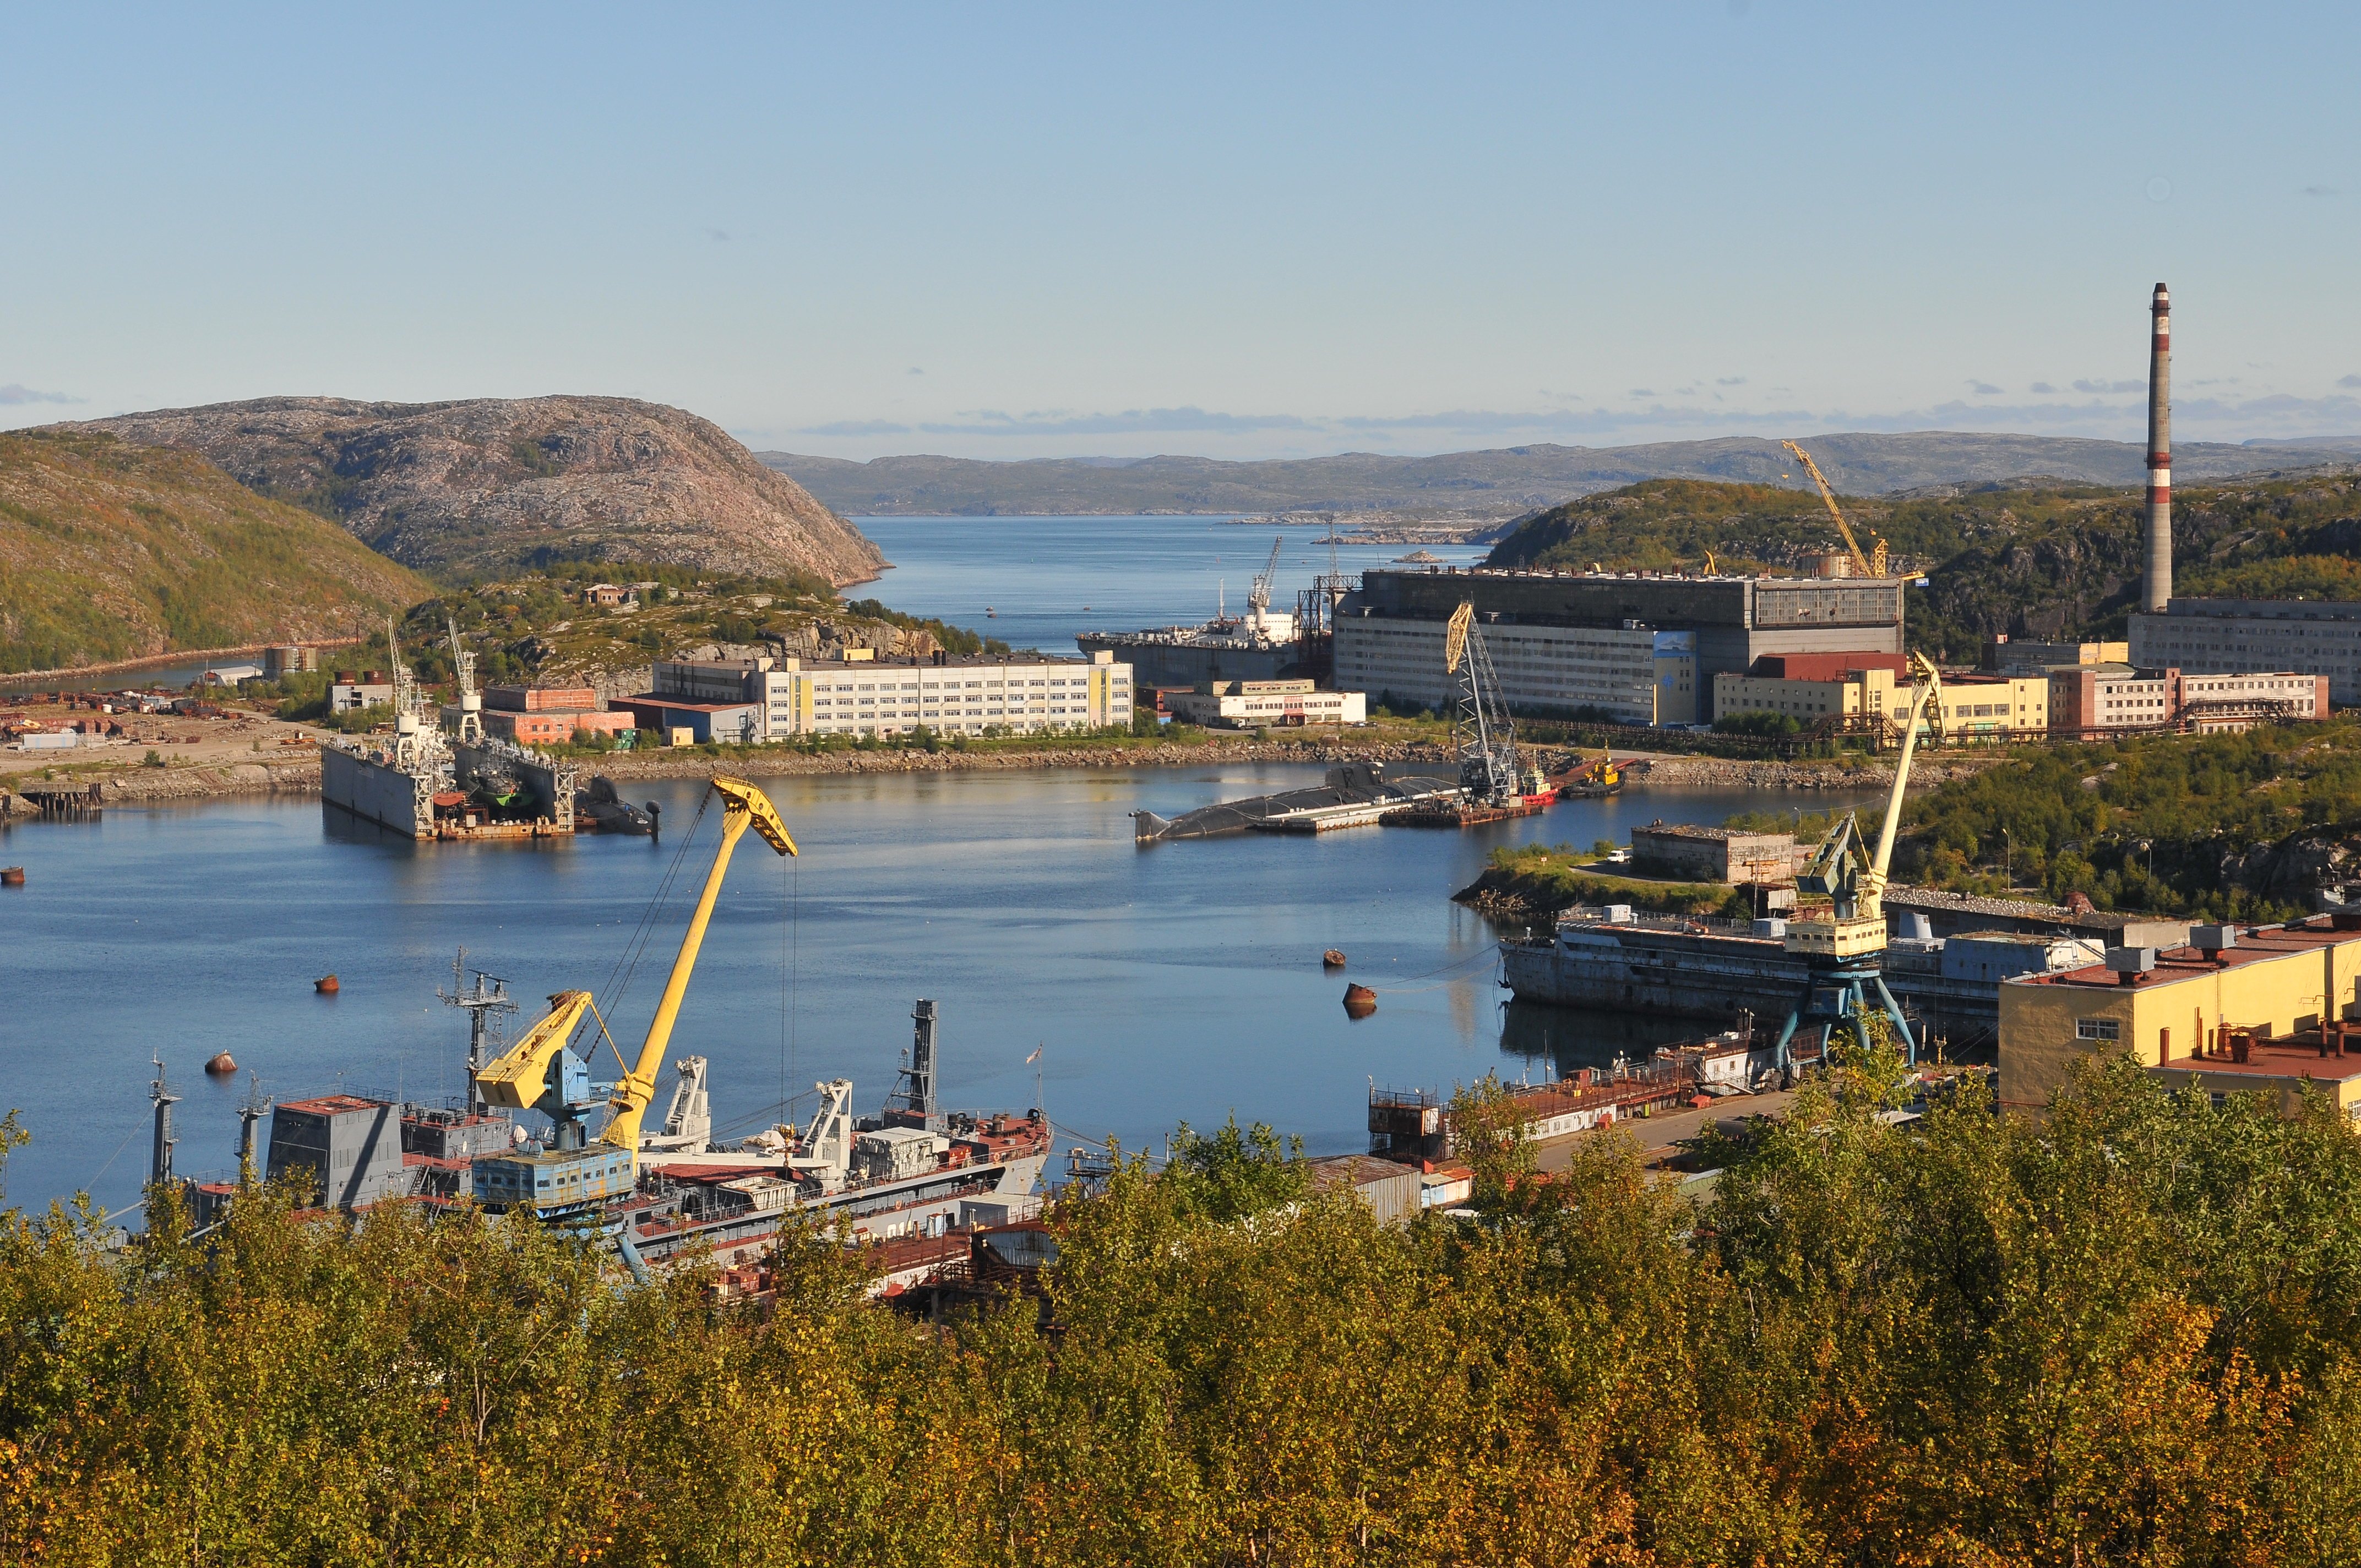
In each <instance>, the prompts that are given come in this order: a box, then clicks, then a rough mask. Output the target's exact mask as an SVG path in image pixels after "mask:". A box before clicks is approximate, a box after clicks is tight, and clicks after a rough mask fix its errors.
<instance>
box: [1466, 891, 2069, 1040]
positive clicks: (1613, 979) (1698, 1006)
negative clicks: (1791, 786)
mask: <svg viewBox="0 0 2361 1568" xmlns="http://www.w3.org/2000/svg"><path fill="white" fill-rule="evenodd" d="M1785 926H1786V922H1784V921H1783V920H1753V921H1747V920H1715V919H1705V918H1698V917H1693V916H1651V915H1636V914H1633V913H1632V912H1631V910H1629V909H1628V908H1624V907H1621V906H1615V907H1611V908H1606V909H1576V910H1575V911H1574V912H1572V913H1570V914H1569V915H1567V916H1565V917H1564V918H1563V919H1561V920H1560V921H1559V922H1558V924H1557V926H1556V927H1555V928H1554V929H1553V930H1551V931H1549V932H1547V933H1546V934H1537V935H1532V936H1528V937H1524V938H1511V939H1510V940H1506V941H1503V942H1502V943H1501V944H1500V984H1501V986H1502V987H1503V988H1504V989H1506V990H1508V991H1509V992H1511V993H1512V994H1514V995H1515V996H1516V998H1517V999H1518V1000H1519V1001H1521V1002H1539V1003H1548V1004H1550V1005H1554V1006H1559V1007H1582V1008H1591V1009H1598V1010H1604V1011H1617V1010H1627V1009H1640V1010H1645V1011H1649V1012H1654V1013H1662V1014H1673V1015H1675V1016H1679V1017H1687V1018H1727V1017H1729V1016H1730V1015H1731V1014H1734V1013H1737V1012H1739V1011H1741V1010H1744V1011H1747V1012H1750V1013H1754V1014H1763V1015H1768V1016H1773V1017H1776V1016H1781V1015H1783V1014H1785V1013H1787V1012H1788V1011H1790V1010H1791V1009H1792V1008H1793V1007H1794V1006H1795V999H1796V998H1797V997H1799V996H1801V995H1803V994H1804V993H1805V992H1806V990H1807V989H1808V988H1809V987H1810V985H1811V983H1812V981H1813V976H1814V970H1813V967H1812V963H1811V960H1810V959H1809V958H1808V957H1806V955H1804V954H1801V953H1795V952H1791V951H1789V950H1788V948H1787V942H1786V930H1785ZM2103 957H2104V950H2103V948H2102V946H2101V945H2100V944H2099V943H2098V942H2097V941H2095V940H2093V939H2092V938H2077V937H2049V936H2037V935H2036V936H2027V935H2015V934H2010V933H2005V932H1993V931H1975V932H1963V933H1960V934H1959V935H1957V936H1953V937H1950V938H1934V937H1901V938H1893V939H1892V940H1890V941H1889V942H1888V943H1887V945H1886V948H1885V955H1884V965H1883V973H1884V977H1885V983H1886V986H1887V988H1888V989H1890V990H1891V991H1892V992H1894V997H1895V999H1896V1000H1897V1001H1899V1002H1900V1003H1902V1004H1903V1005H1904V1007H1905V1009H1906V1010H1907V1011H1908V1012H1909V1013H1910V1014H1912V1015H1913V1016H1914V1017H1916V1019H1919V1020H1922V1021H1923V1022H1924V1023H1926V1024H1927V1025H1931V1026H1932V1027H1933V1028H1934V1029H1935V1030H1937V1031H1938V1032H1939V1033H1940V1034H1942V1035H1943V1036H1945V1038H1946V1039H1947V1041H1948V1042H1949V1045H1950V1047H1952V1048H1953V1049H1954V1050H1955V1051H1975V1050H1981V1049H1982V1048H1984V1047H1990V1046H1996V1045H1997V1043H1998V1040H1999V1032H2000V982H2001V981H2003V980H2004V979H2006V978H2008V977H2009V976H2010V975H2013V974H2040V973H2047V972H2049V971H2052V970H2061V969H2077V968H2081V967H2082V966H2084V965H2087V964H2093V963H2097V962H2099V961H2100V960H2101V959H2103Z"/></svg>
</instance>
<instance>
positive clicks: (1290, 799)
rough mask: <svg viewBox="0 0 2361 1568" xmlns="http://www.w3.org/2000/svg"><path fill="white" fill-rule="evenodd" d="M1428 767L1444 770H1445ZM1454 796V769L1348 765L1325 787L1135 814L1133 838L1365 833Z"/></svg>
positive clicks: (1335, 770)
mask: <svg viewBox="0 0 2361 1568" xmlns="http://www.w3.org/2000/svg"><path fill="white" fill-rule="evenodd" d="M1426 765H1427V766H1428V767H1432V768H1442V767H1444V766H1446V765H1447V764H1444V763H1440V762H1435V763H1429V764H1426ZM1458 795H1459V777H1458V773H1457V772H1456V770H1454V771H1453V772H1451V773H1439V772H1438V773H1426V772H1420V771H1418V770H1417V769H1416V768H1415V767H1414V766H1399V765H1396V764H1392V763H1384V762H1347V763H1345V765H1344V766H1342V767H1335V768H1331V769H1329V770H1328V779H1327V782H1326V783H1324V784H1317V785H1314V786H1313V787H1312V788H1310V789H1290V790H1282V791H1280V792H1279V794H1277V795H1256V796H1254V797H1253V798H1252V799H1249V800H1230V801H1224V802H1223V803H1222V804H1221V805H1219V806H1200V807H1198V808H1197V809H1196V810H1194V811H1191V812H1189V813H1187V814H1186V815H1184V816H1180V817H1170V818H1166V817H1159V816H1157V815H1156V813H1154V812H1152V811H1136V812H1134V813H1132V818H1131V820H1132V829H1133V833H1134V835H1135V836H1136V838H1137V840H1138V841H1139V842H1140V843H1143V844H1153V843H1157V842H1159V841H1161V840H1163V839H1211V838H1213V837H1215V836H1216V835H1219V834H1223V833H1245V832H1250V831H1251V832H1259V833H1323V832H1326V831H1328V830H1329V829H1330V828H1361V827H1367V826H1369V825H1371V824H1373V823H1376V822H1378V821H1379V820H1380V819H1382V818H1383V817H1384V815H1385V814H1386V813H1387V812H1389V811H1392V810H1396V809H1398V808H1400V807H1401V806H1410V805H1413V804H1415V803H1417V802H1420V801H1430V800H1443V799H1451V800H1456V799H1457V798H1458Z"/></svg>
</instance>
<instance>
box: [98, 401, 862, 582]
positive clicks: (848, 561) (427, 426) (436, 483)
mask: <svg viewBox="0 0 2361 1568" xmlns="http://www.w3.org/2000/svg"><path fill="white" fill-rule="evenodd" d="M62 428H68V429H74V428H81V429H96V430H103V431H106V432H109V433H114V434H116V435H119V436H122V437H123V438H124V439H126V440H127V441H136V442H140V443H143V444H149V445H156V446H178V447H184V448H187V449H188V450H190V451H193V452H199V453H202V454H203V455H205V456H206V457H208V458H210V459H211V460H212V461H213V462H214V463H215V464H217V465H219V466H221V467H223V468H225V469H226V470H227V471H228V472H229V473H230V474H231V475H232V476H233V477H236V479H237V480H238V481H239V482H240V483H242V484H245V485H247V486H248V487H250V488H253V489H255V490H258V491H259V492H260V493H262V494H264V495H266V496H271V497H275V498H277V499H281V500H287V501H291V502H293V503H295V504H296V505H299V506H302V507H305V508H308V509H309V510H313V511H314V512H317V513H319V514H320V515H321V516H323V517H326V518H330V519H332V520H334V521H336V522H338V523H340V524H342V525H343V526H344V527H345V528H346V529H347V530H348V531H350V532H352V533H353V534H354V535H355V536H356V537H357V538H358V539H360V540H361V541H362V542H363V543H366V544H368V546H369V547H370V548H372V549H374V550H377V551H379V553H381V554H386V555H389V556H391V557H392V558H393V559H394V560H397V561H400V562H401V563H402V564H403V565H410V566H415V567H418V568H421V569H422V570H433V571H442V572H446V573H449V572H457V573H460V574H463V575H464V574H469V573H485V572H497V571H500V570H503V569H506V568H510V567H513V566H516V565H522V564H527V563H533V562H546V561H552V560H569V559H570V560H615V561H645V562H654V563H660V564H664V565H681V566H696V567H702V568H708V569H714V570H723V571H741V572H750V573H756V574H760V575H763V576H790V575H804V576H816V577H820V578H824V579H826V580H827V581H828V582H829V583H830V584H834V585H839V586H840V585H843V584H846V583H854V582H862V581H866V580H867V579H868V578H870V577H873V576H875V575H876V573H877V571H878V568H880V567H881V566H883V565H884V556H882V555H881V554H878V551H877V547H876V546H875V545H873V544H872V543H870V542H869V541H868V540H867V539H865V538H863V537H862V534H861V533H860V532H859V531H858V530H856V529H854V528H853V527H852V526H851V524H849V523H847V522H846V521H844V520H843V519H842V518H840V517H838V516H836V515H835V514H834V513H833V512H830V511H829V510H828V509H827V508H826V507H824V506H822V505H821V504H820V503H819V502H818V501H816V500H814V499H812V498H811V496H810V495H809V494H808V493H807V492H806V491H805V490H804V489H803V488H802V487H801V486H799V485H797V484H796V482H795V481H794V480H792V479H789V478H786V477H784V476H782V475H780V474H777V473H774V472H773V471H772V470H771V469H769V468H766V467H764V466H763V465H762V464H761V463H758V462H756V461H755V460H754V456H753V455H752V453H750V452H748V451H747V450H746V449H745V448H744V447H743V446H741V445H740V444H738V443H737V442H735V441H733V440H731V439H730V437H729V436H728V435H727V434H725V433H723V432H722V431H721V430H720V428H719V427H718V426H716V425H714V424H712V423H710V422H708V421H706V420H701V419H698V418H697V416H695V415H694V414H689V413H685V412H683V411H680V410H679V409H674V408H666V407H664V406H663V405H662V404H658V403H643V402H637V401H634V400H630V399H626V398H579V397H552V398H522V399H513V400H511V399H498V398H477V399H470V400H466V401H463V402H449V403H363V402H354V401H351V400H346V399H342V398H263V399H258V400H255V401H252V402H243V403H215V404H213V405H211V406H209V407H205V408H196V409H166V410H160V411H156V412H152V413H138V414H126V415H123V416H121V417H119V418H115V419H106V420H93V421H90V422H87V423H86V424H84V425H81V426H66V427H62Z"/></svg>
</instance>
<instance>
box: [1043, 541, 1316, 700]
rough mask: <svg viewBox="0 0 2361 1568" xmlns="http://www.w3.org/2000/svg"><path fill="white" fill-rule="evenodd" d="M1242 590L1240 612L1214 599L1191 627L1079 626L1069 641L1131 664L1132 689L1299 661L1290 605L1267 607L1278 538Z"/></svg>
mask: <svg viewBox="0 0 2361 1568" xmlns="http://www.w3.org/2000/svg"><path fill="white" fill-rule="evenodd" d="M1280 543H1284V541H1280V542H1279V543H1273V544H1272V545H1271V547H1270V564H1269V565H1267V566H1265V567H1264V568H1263V570H1262V571H1261V572H1260V573H1259V574H1257V576H1256V577H1255V580H1254V586H1253V587H1252V588H1250V589H1249V590H1248V591H1247V593H1246V613H1245V614H1244V615H1235V616H1234V615H1231V614H1230V613H1228V610H1227V609H1226V608H1225V607H1224V606H1223V605H1222V604H1221V603H1219V602H1218V601H1217V602H1216V604H1215V607H1214V614H1213V620H1208V621H1204V622H1202V623H1200V624H1198V625H1195V626H1166V627H1152V628H1148V629H1145V630H1139V631H1085V632H1082V633H1081V634H1080V635H1078V636H1076V637H1075V639H1074V641H1075V643H1076V644H1077V645H1079V646H1080V647H1081V649H1082V652H1084V653H1086V654H1088V653H1099V652H1106V653H1111V654H1113V655H1114V656H1115V659H1116V660H1117V661H1119V662H1121V663H1127V664H1129V665H1130V666H1131V669H1132V687H1133V689H1134V690H1135V691H1140V690H1147V689H1149V688H1153V687H1156V686H1176V687H1183V688H1192V689H1193V688H1195V687H1198V686H1202V685H1204V684H1205V683H1206V682H1208V681H1272V680H1278V679H1279V678H1280V677H1281V676H1283V675H1292V674H1298V673H1299V667H1300V666H1301V665H1303V664H1304V663H1305V662H1306V661H1305V657H1304V654H1305V646H1304V638H1303V627H1302V624H1301V619H1300V618H1299V617H1298V616H1297V615H1296V614H1295V613H1294V612H1293V611H1290V610H1273V609H1271V608H1270V594H1271V584H1272V581H1273V579H1274V578H1275V577H1276V576H1277V575H1278V572H1279V548H1280Z"/></svg>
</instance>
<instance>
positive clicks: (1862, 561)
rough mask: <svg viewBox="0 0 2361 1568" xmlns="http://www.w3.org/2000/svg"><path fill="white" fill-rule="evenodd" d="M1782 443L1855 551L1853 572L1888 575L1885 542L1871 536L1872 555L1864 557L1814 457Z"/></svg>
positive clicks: (1850, 526) (1789, 443) (1784, 442)
mask: <svg viewBox="0 0 2361 1568" xmlns="http://www.w3.org/2000/svg"><path fill="white" fill-rule="evenodd" d="M1780 445H1782V446H1784V447H1785V448H1786V449H1787V450H1788V451H1790V452H1792V453H1794V454H1795V461H1796V462H1798V463H1801V464H1802V465H1803V466H1804V472H1805V473H1806V474H1809V475H1810V476H1811V477H1812V483H1814V484H1816V485H1817V486H1819V488H1820V499H1822V500H1823V501H1826V502H1827V503H1828V515H1829V516H1830V517H1832V518H1834V519H1836V520H1837V532H1839V534H1842V535H1843V536H1844V542H1845V548H1846V549H1847V550H1850V551H1851V552H1852V569H1853V571H1854V573H1855V574H1856V575H1858V576H1863V577H1882V576H1885V541H1884V540H1883V539H1882V538H1879V537H1878V536H1877V535H1876V534H1874V533H1872V534H1871V535H1870V539H1871V541H1872V543H1871V548H1870V553H1869V554H1867V555H1863V554H1861V542H1860V541H1859V540H1857V539H1855V538H1854V537H1853V536H1852V525H1851V524H1850V523H1848V522H1847V521H1845V519H1844V513H1843V512H1841V511H1839V510H1837V495H1836V492H1835V491H1834V490H1832V489H1830V488H1828V480H1826V479H1824V478H1822V477H1820V466H1819V465H1818V464H1817V463H1815V462H1813V461H1812V455H1811V454H1810V453H1808V452H1806V451H1805V450H1804V449H1803V448H1802V447H1800V446H1798V445H1796V444H1795V443H1794V442H1792V441H1783V442H1781V443H1780Z"/></svg>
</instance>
